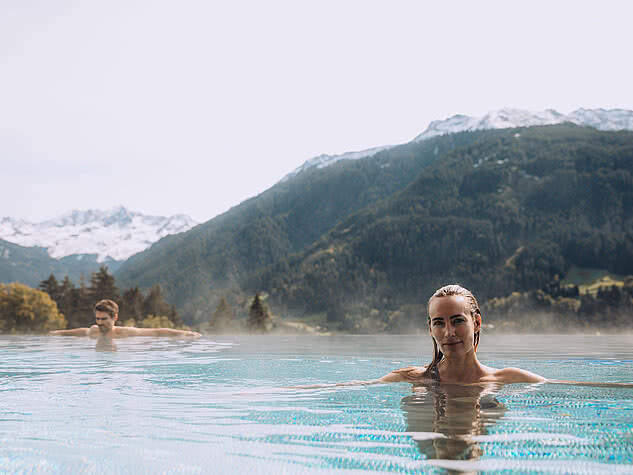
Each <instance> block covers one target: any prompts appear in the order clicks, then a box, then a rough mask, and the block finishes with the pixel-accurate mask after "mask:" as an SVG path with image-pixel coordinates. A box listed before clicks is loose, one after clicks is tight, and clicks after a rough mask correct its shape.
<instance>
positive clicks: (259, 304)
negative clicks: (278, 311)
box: [246, 292, 272, 333]
mask: <svg viewBox="0 0 633 475" xmlns="http://www.w3.org/2000/svg"><path fill="white" fill-rule="evenodd" d="M246 325H247V327H248V329H249V330H251V331H254V332H258V333H264V332H266V331H268V330H269V329H270V327H271V326H272V320H271V318H270V312H269V311H268V309H267V308H266V305H265V303H264V302H263V301H262V298H261V297H260V296H259V292H257V293H256V294H255V298H254V299H253V303H251V306H250V307H249V309H248V319H247V320H246Z"/></svg>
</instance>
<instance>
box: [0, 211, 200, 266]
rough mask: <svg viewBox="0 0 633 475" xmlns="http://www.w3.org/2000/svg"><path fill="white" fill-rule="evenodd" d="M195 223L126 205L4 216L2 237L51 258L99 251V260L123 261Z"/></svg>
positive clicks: (0, 229)
mask: <svg viewBox="0 0 633 475" xmlns="http://www.w3.org/2000/svg"><path fill="white" fill-rule="evenodd" d="M196 224H198V223H196V222H195V221H194V220H192V219H191V218H190V217H189V216H186V215H183V214H178V215H174V216H169V217H164V216H148V215H144V214H142V213H138V212H135V211H130V210H128V209H127V208H125V207H123V206H117V207H115V208H112V209H110V210H105V211H104V210H96V209H91V210H85V211H79V210H73V211H71V212H69V213H66V214H63V215H61V216H57V217H55V218H53V219H49V220H45V221H41V222H30V221H26V220H22V219H14V218H9V217H5V218H1V219H0V238H1V239H4V240H6V241H9V242H13V243H15V244H19V245H21V246H26V247H32V246H39V247H45V248H46V249H47V250H48V253H49V255H50V256H51V257H54V258H61V257H65V256H70V255H73V254H97V261H98V262H104V261H106V260H107V259H114V260H124V259H127V258H128V257H130V256H131V255H133V254H136V253H137V252H140V251H143V250H145V249H147V248H148V247H149V246H150V245H151V244H152V243H154V242H156V241H158V240H159V239H160V238H162V237H164V236H167V235H169V234H176V233H180V232H183V231H187V230H188V229H191V228H192V227H193V226H195V225H196Z"/></svg>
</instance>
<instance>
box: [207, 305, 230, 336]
mask: <svg viewBox="0 0 633 475" xmlns="http://www.w3.org/2000/svg"><path fill="white" fill-rule="evenodd" d="M233 319H234V314H233V309H232V308H231V306H230V305H229V304H228V303H227V302H226V300H225V299H224V297H222V299H221V300H220V303H219V304H218V306H217V308H216V309H215V312H213V317H212V318H211V322H210V324H209V326H210V327H211V329H213V330H226V329H229V328H231V327H233V325H234V322H233Z"/></svg>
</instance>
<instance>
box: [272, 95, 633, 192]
mask: <svg viewBox="0 0 633 475" xmlns="http://www.w3.org/2000/svg"><path fill="white" fill-rule="evenodd" d="M564 122H571V123H573V124H577V125H581V126H584V127H593V128H596V129H598V130H633V111H630V110H624V109H610V110H606V109H577V110H575V111H573V112H571V113H570V114H567V115H566V114H561V113H560V112H558V111H555V110H554V109H546V110H544V111H536V112H535V111H528V110H524V109H516V108H509V107H507V108H503V109H498V110H495V111H491V112H488V113H487V114H485V115H483V116H481V117H470V116H467V115H461V114H458V115H454V116H452V117H449V118H448V119H444V120H434V121H432V122H431V123H430V124H429V126H428V127H427V129H426V130H425V131H424V132H423V133H421V134H420V135H418V136H417V137H415V138H414V139H413V140H412V141H411V142H421V141H423V140H427V139H430V138H433V137H437V136H439V135H446V134H455V133H458V132H466V131H473V130H484V129H508V128H515V127H532V126H535V125H554V124H562V123H564ZM393 147H395V145H385V146H382V147H374V148H370V149H367V150H362V151H360V152H347V153H343V154H340V155H325V154H322V155H319V156H317V157H314V158H311V159H309V160H307V161H306V162H305V163H304V164H303V165H301V166H300V167H298V168H297V169H295V170H294V171H292V172H291V173H289V174H288V175H286V176H285V177H284V178H283V179H282V180H281V182H284V181H286V180H288V179H289V178H291V177H293V176H295V175H297V174H299V173H301V172H302V171H304V170H308V169H311V168H324V167H327V166H329V165H332V164H334V163H336V162H338V161H340V160H357V159H359V158H368V157H372V156H374V155H376V154H377V153H378V152H381V151H383V150H387V149H390V148H393Z"/></svg>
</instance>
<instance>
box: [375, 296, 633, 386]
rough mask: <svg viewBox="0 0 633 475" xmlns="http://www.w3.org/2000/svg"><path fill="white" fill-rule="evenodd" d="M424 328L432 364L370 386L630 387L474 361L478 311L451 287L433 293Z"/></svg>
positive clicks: (474, 301) (473, 301) (470, 298)
mask: <svg viewBox="0 0 633 475" xmlns="http://www.w3.org/2000/svg"><path fill="white" fill-rule="evenodd" d="M428 313H429V318H428V324H429V332H430V333H431V339H432V340H433V360H432V361H431V363H430V364H429V365H427V366H423V367H415V366H412V367H408V368H402V369H398V370H395V371H392V372H391V373H389V374H387V375H385V376H383V377H382V378H380V379H378V380H375V381H372V383H395V382H410V383H413V384H414V385H415V384H416V383H423V382H425V381H427V382H428V381H435V382H442V383H454V384H472V385H488V384H493V385H503V384H509V383H556V384H575V385H583V386H600V387H632V386H633V384H631V383H591V382H584V381H559V380H553V379H546V378H544V377H543V376H539V375H538V374H534V373H531V372H529V371H525V370H523V369H519V368H504V369H496V368H491V367H490V366H486V365H483V364H481V363H480V362H479V360H478V359H477V346H478V345H479V338H480V334H481V311H480V310H479V304H478V303H477V299H476V298H475V296H474V295H473V294H472V292H471V291H470V290H468V289H465V288H464V287H462V286H460V285H457V284H452V285H447V286H444V287H442V288H440V289H438V290H436V291H435V293H434V294H433V295H432V296H431V298H430V299H429V303H428Z"/></svg>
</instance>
